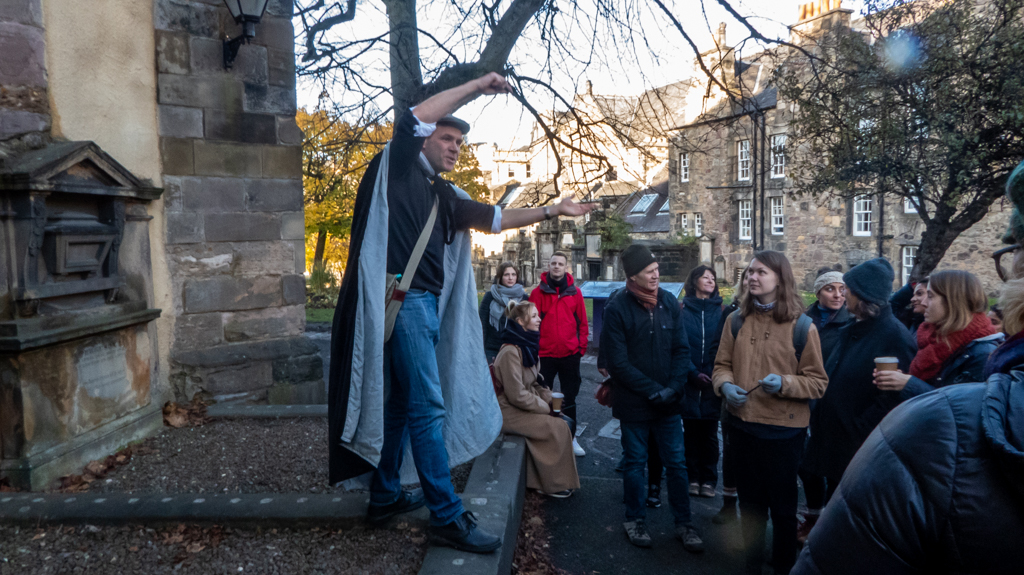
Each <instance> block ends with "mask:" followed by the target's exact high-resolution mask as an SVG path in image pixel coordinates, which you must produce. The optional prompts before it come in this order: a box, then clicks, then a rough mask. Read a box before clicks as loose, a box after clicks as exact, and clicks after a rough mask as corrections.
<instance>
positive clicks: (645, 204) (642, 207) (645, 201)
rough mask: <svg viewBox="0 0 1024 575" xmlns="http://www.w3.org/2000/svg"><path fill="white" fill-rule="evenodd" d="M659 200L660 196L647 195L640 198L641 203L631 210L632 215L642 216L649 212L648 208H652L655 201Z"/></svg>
mask: <svg viewBox="0 0 1024 575" xmlns="http://www.w3.org/2000/svg"><path fill="white" fill-rule="evenodd" d="M657 198H658V194H646V195H644V197H642V198H640V201H639V202H637V203H636V205H634V206H633V209H631V210H629V213H631V214H642V213H644V212H646V211H647V208H649V207H651V204H653V203H654V200H656V199H657Z"/></svg>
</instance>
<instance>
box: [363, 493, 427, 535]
mask: <svg viewBox="0 0 1024 575" xmlns="http://www.w3.org/2000/svg"><path fill="white" fill-rule="evenodd" d="M423 503H424V499H423V490H422V489H414V490H412V491H403V492H402V494H401V495H399V496H398V499H397V500H396V501H395V502H394V503H389V504H387V505H374V504H372V503H371V504H370V507H369V508H367V510H366V521H367V523H369V524H370V525H374V526H379V525H383V524H384V523H386V522H387V520H388V519H391V518H392V517H394V516H395V515H401V514H402V513H408V512H410V511H415V510H417V509H419V508H420V507H423Z"/></svg>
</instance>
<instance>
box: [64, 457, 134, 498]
mask: <svg viewBox="0 0 1024 575" xmlns="http://www.w3.org/2000/svg"><path fill="white" fill-rule="evenodd" d="M150 451H152V450H150ZM136 452H139V453H141V452H142V448H141V447H138V448H133V447H131V446H128V447H125V448H124V449H122V450H121V451H118V452H117V453H115V454H113V455H109V456H107V458H106V459H97V460H96V461H90V462H89V463H88V464H87V465H86V466H85V468H84V469H83V470H82V473H81V474H79V475H66V476H64V477H61V478H60V480H59V481H60V487H59V488H58V489H59V490H60V491H63V492H65V493H81V492H83V491H88V490H89V485H91V484H92V483H93V482H94V481H96V480H98V479H103V478H104V477H106V476H107V474H108V473H110V472H111V471H112V470H113V469H114V468H115V467H120V466H122V465H124V464H126V463H128V462H129V461H131V459H132V455H134V454H135V453H136Z"/></svg>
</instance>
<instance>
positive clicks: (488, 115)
mask: <svg viewBox="0 0 1024 575" xmlns="http://www.w3.org/2000/svg"><path fill="white" fill-rule="evenodd" d="M664 3H665V4H666V5H667V6H669V7H670V8H671V9H672V12H673V14H675V15H676V17H677V19H678V20H679V21H680V22H681V23H682V24H683V26H684V28H685V30H686V32H687V33H688V34H689V35H690V37H691V38H692V39H693V41H694V42H695V43H696V44H697V46H698V48H699V49H700V50H702V51H703V50H708V49H710V48H712V47H714V42H713V39H712V38H713V32H714V31H715V30H717V28H718V23H719V22H725V23H726V25H727V30H726V38H727V42H728V43H729V44H730V45H733V46H735V45H736V44H737V42H739V41H740V40H742V39H743V38H746V37H747V32H746V30H745V29H744V27H743V25H742V24H741V23H740V22H738V21H737V20H735V19H733V18H732V17H731V16H730V15H729V14H728V13H727V12H726V10H725V9H724V8H722V6H721V5H720V4H718V2H717V1H716V0H706V1H705V2H701V1H700V0H675V1H673V0H664ZM422 4H426V5H427V8H425V9H424V8H421V10H420V16H419V18H420V27H421V28H425V24H424V23H425V22H431V21H445V20H444V19H445V18H446V17H451V16H452V14H451V13H450V10H451V8H450V7H446V5H448V2H437V3H435V4H436V5H438V6H440V7H441V8H439V9H437V10H434V9H433V8H432V6H433V4H429V3H425V2H424V3H422ZM580 4H581V5H582V4H584V2H583V1H581V2H580ZM635 4H636V6H637V9H638V10H640V12H641V18H640V20H639V22H640V27H641V28H642V34H640V33H636V34H635V37H641V36H642V40H643V41H645V42H646V44H647V46H644V45H643V44H642V43H637V44H636V48H635V51H634V50H627V49H626V47H623V46H622V45H619V46H614V45H611V46H605V47H604V48H605V49H604V50H603V52H604V53H602V54H595V55H594V61H592V62H591V64H590V65H589V66H586V67H584V66H583V65H582V64H579V63H574V64H570V63H566V62H561V63H558V64H556V65H558V66H559V67H560V68H561V70H560V71H559V72H558V73H557V75H556V76H554V77H552V78H551V80H552V82H554V83H555V85H556V87H558V88H559V90H560V91H561V92H562V94H563V96H564V97H566V98H567V99H569V100H571V98H572V94H573V92H574V89H573V83H574V82H575V83H576V84H577V85H578V86H579V90H583V89H584V88H583V86H584V85H585V81H586V80H590V81H591V82H592V83H593V86H594V92H595V93H598V94H606V95H612V94H615V95H637V94H639V93H641V92H642V91H643V90H645V89H648V88H651V87H654V86H661V85H665V84H669V83H672V82H677V81H679V80H683V79H684V78H686V77H688V76H689V75H690V71H691V69H692V65H693V59H694V53H693V50H692V49H691V48H690V47H689V45H688V44H687V43H686V42H685V40H684V39H683V38H682V36H681V35H680V34H679V33H678V32H677V31H676V30H675V29H674V28H666V27H665V23H666V22H667V20H666V19H665V17H664V16H663V15H661V18H660V20H658V21H656V20H655V17H654V16H653V15H652V14H658V15H660V13H658V12H652V11H657V10H658V7H657V5H656V4H655V3H653V2H648V1H646V0H641V1H637V2H635ZM801 4H803V2H801V1H799V0H733V3H732V5H733V7H734V8H735V9H736V11H737V12H739V13H740V14H742V15H744V16H746V17H747V18H748V19H749V21H750V23H751V24H752V25H753V26H754V27H756V28H757V29H758V31H759V32H760V33H761V34H763V35H764V36H766V37H768V38H784V39H788V37H789V32H788V29H787V26H788V25H792V24H795V23H796V21H797V19H798V16H799V13H798V10H799V6H800V5H801ZM862 6H863V0H844V1H843V6H842V7H843V8H844V9H852V10H854V11H855V17H856V14H859V13H860V11H861V9H862ZM357 10H359V12H358V13H357V15H356V18H355V19H354V20H353V21H352V22H349V23H346V24H343V25H341V26H338V27H337V29H336V30H337V33H338V34H339V35H340V36H341V37H350V38H352V37H355V35H356V34H357V33H358V34H360V35H363V36H366V35H369V34H380V33H383V32H384V31H386V30H387V22H386V17H385V15H384V13H383V6H381V5H378V4H377V3H369V2H360V3H359V5H358V8H357ZM297 26H298V24H297ZM574 33H575V34H579V35H580V37H581V38H584V40H583V41H585V37H586V34H587V32H586V31H583V30H577V31H576V32H574ZM442 41H443V42H444V44H445V46H446V47H447V48H449V49H450V50H451V51H452V52H454V53H455V54H456V55H457V56H459V58H460V59H462V60H463V61H465V60H467V59H470V58H472V52H471V51H472V50H473V49H474V48H475V47H476V46H477V44H475V43H474V41H475V40H474V39H473V38H463V37H457V36H449V37H448V38H445V39H442ZM568 41H569V42H572V43H573V44H575V45H579V46H581V47H582V46H584V44H583V43H582V42H580V41H574V39H573V38H569V39H568ZM429 42H430V40H429V39H428V38H424V36H423V35H422V34H421V36H420V46H421V51H422V49H423V48H424V47H425V46H428V45H429ZM648 47H649V48H648ZM737 48H738V50H739V52H740V55H741V56H742V55H743V54H744V53H748V54H749V53H754V52H757V51H759V50H760V49H761V47H760V46H758V45H757V44H755V43H754V42H752V41H748V42H747V43H746V44H745V45H744V46H738V47H737ZM543 55H544V52H543V51H542V50H540V49H539V47H538V45H531V44H530V42H529V40H527V39H526V38H521V39H520V40H519V41H518V42H517V44H516V47H515V48H514V49H513V52H512V55H511V57H510V61H512V62H514V63H516V65H517V68H518V69H521V70H522V73H525V74H539V73H540V72H539V70H540V69H541V63H540V62H537V61H536V60H537V58H539V57H543ZM574 55H575V53H574ZM578 57H579V56H578ZM581 58H582V59H586V58H584V57H581ZM607 60H611V61H607ZM374 68H375V73H376V74H377V75H378V77H379V78H380V79H379V80H378V81H379V82H381V83H384V84H386V83H387V82H388V75H387V60H386V53H380V54H379V56H378V57H377V60H376V64H375V66H374ZM331 91H332V92H333V94H332V95H333V97H334V98H335V99H341V100H344V98H345V94H344V91H343V90H342V89H341V88H339V87H334V88H332V89H331ZM319 92H320V89H319V87H316V86H312V85H311V84H310V83H308V82H300V84H299V95H298V97H299V106H307V107H313V106H315V105H316V98H317V94H319ZM528 98H529V101H530V103H531V105H533V106H534V107H535V108H536V109H538V110H545V109H547V110H550V109H551V108H553V107H555V108H558V109H564V108H565V106H564V105H561V104H559V103H557V102H554V101H553V100H552V99H551V97H550V96H548V97H547V98H545V97H544V95H543V94H539V95H537V96H536V98H534V97H533V95H528ZM379 105H380V106H381V107H387V106H389V105H390V102H381V103H380V104H379ZM458 115H459V116H460V117H462V118H463V119H465V120H467V121H468V122H470V123H471V124H472V125H473V130H472V131H471V132H470V135H469V138H468V139H469V141H471V142H493V143H497V144H498V145H499V146H500V147H509V146H511V145H513V142H514V140H515V138H516V136H517V134H518V135H519V141H518V142H517V143H518V144H521V143H523V142H522V141H521V140H522V137H523V135H524V134H526V135H528V134H529V131H530V127H531V126H532V125H533V118H532V116H531V115H530V113H529V112H528V111H527V110H526V109H524V108H523V107H522V106H521V105H520V104H519V103H518V102H517V101H515V100H514V99H512V98H510V97H506V96H499V97H481V98H479V99H477V100H476V101H474V102H471V103H470V104H468V105H467V106H465V107H463V108H462V109H461V110H460V111H459V112H458Z"/></svg>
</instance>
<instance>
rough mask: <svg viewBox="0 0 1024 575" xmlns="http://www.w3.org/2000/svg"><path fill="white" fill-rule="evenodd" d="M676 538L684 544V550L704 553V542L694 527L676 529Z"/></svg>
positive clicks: (687, 526) (683, 526) (681, 526)
mask: <svg viewBox="0 0 1024 575" xmlns="http://www.w3.org/2000/svg"><path fill="white" fill-rule="evenodd" d="M676 537H678V538H679V540H680V541H682V542H683V549H686V550H687V551H689V552H690V553H703V552H704V540H703V539H701V538H700V533H698V532H697V528H696V527H694V526H693V525H679V526H677V527H676Z"/></svg>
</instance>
